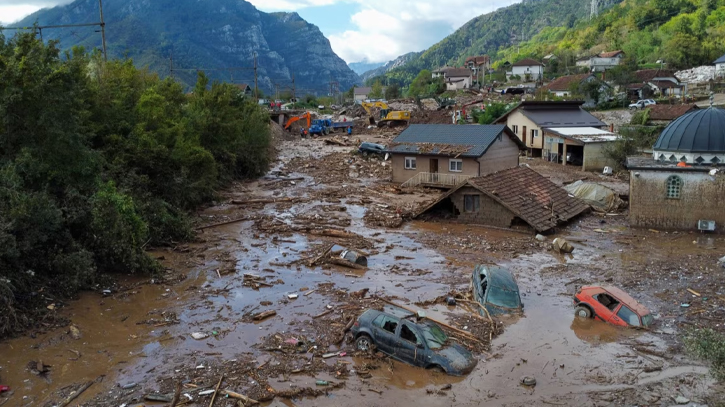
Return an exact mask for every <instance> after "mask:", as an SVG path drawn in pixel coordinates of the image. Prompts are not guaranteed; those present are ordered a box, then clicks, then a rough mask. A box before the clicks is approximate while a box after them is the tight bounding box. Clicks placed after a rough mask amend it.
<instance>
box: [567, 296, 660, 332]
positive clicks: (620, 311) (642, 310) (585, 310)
mask: <svg viewBox="0 0 725 407" xmlns="http://www.w3.org/2000/svg"><path fill="white" fill-rule="evenodd" d="M574 305H576V309H575V310H574V313H575V315H576V316H577V317H579V318H585V319H586V318H594V319H598V320H600V321H604V322H609V323H610V324H614V325H619V326H650V325H652V323H653V322H654V317H653V316H652V314H651V313H650V312H649V310H648V309H647V308H646V307H645V306H644V305H642V304H640V303H639V302H637V300H635V299H634V298H632V297H630V296H629V294H627V293H626V292H624V291H622V290H621V289H619V288H617V287H612V286H585V287H582V288H581V289H580V290H579V291H578V292H577V293H576V295H575V296H574Z"/></svg>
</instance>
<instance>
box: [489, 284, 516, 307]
mask: <svg viewBox="0 0 725 407" xmlns="http://www.w3.org/2000/svg"><path fill="white" fill-rule="evenodd" d="M486 300H487V302H489V303H491V304H493V305H496V306H498V307H504V308H518V307H519V306H520V305H521V299H520V298H519V293H518V291H511V290H506V289H504V288H501V287H491V288H490V289H489V290H488V298H486Z"/></svg>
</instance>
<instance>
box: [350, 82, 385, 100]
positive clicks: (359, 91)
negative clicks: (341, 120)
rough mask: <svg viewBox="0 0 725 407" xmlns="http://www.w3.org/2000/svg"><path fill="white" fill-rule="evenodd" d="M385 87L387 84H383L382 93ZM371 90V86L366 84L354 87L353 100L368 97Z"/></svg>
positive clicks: (366, 98)
mask: <svg viewBox="0 0 725 407" xmlns="http://www.w3.org/2000/svg"><path fill="white" fill-rule="evenodd" d="M386 89H387V86H383V95H384V94H385V90H386ZM372 91H373V88H372V87H369V86H367V87H365V86H363V87H359V88H355V92H354V96H355V101H356V102H362V101H364V100H368V99H370V98H369V95H370V92H372Z"/></svg>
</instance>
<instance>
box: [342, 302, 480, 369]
mask: <svg viewBox="0 0 725 407" xmlns="http://www.w3.org/2000/svg"><path fill="white" fill-rule="evenodd" d="M394 310H395V308H386V309H385V312H383V311H377V310H373V309H370V310H367V311H365V312H364V313H363V314H362V315H360V317H358V319H357V321H355V324H354V325H353V326H352V329H351V331H352V334H353V338H354V339H355V348H356V349H357V350H361V351H369V350H372V349H373V347H375V349H377V350H379V351H381V352H383V353H385V354H387V355H390V356H391V357H392V358H393V359H396V360H399V361H401V362H405V363H408V364H411V365H413V366H418V367H423V368H426V369H436V370H442V371H443V372H445V373H447V374H450V375H454V376H462V375H465V374H468V373H470V372H471V371H472V370H473V368H474V367H476V364H477V363H478V359H476V358H474V357H473V355H472V354H471V352H469V351H468V350H467V349H465V348H464V347H462V346H461V345H459V344H457V343H453V342H451V341H450V340H449V339H448V336H447V335H446V333H445V332H443V330H442V329H441V327H440V326H438V325H437V324H435V323H434V322H432V321H428V320H425V319H423V320H421V321H420V322H417V321H415V314H412V313H409V312H406V313H402V314H401V313H399V312H395V311H394Z"/></svg>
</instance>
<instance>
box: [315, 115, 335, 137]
mask: <svg viewBox="0 0 725 407" xmlns="http://www.w3.org/2000/svg"><path fill="white" fill-rule="evenodd" d="M330 126H332V121H331V120H330V119H316V120H313V121H312V125H310V134H314V135H320V136H326V135H328V134H330Z"/></svg>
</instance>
